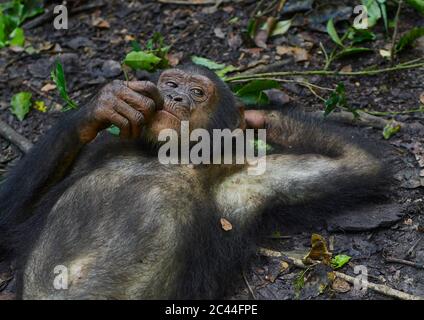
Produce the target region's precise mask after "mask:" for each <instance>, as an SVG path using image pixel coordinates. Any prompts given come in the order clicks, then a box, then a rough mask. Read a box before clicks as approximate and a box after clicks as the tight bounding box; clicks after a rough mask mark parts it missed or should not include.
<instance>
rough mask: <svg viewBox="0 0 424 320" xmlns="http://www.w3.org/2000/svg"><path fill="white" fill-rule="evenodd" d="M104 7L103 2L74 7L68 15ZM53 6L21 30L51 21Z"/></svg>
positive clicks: (25, 24)
mask: <svg viewBox="0 0 424 320" xmlns="http://www.w3.org/2000/svg"><path fill="white" fill-rule="evenodd" d="M105 5H106V3H105V2H95V3H90V4H86V5H82V6H79V7H76V8H71V9H70V14H71V15H75V14H78V13H81V12H83V11H89V10H93V9H98V8H101V7H103V6H105ZM55 6H56V5H55V4H54V5H51V6H49V7H48V8H47V9H45V10H44V13H43V14H42V15H41V16H38V17H36V18H34V19H32V20H31V21H28V22H26V23H24V25H23V28H24V29H26V30H28V29H33V28H36V27H39V26H42V25H43V24H45V23H47V22H50V21H52V20H53V19H54V16H53V10H54V7H55Z"/></svg>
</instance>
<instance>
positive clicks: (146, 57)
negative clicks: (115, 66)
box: [124, 51, 161, 71]
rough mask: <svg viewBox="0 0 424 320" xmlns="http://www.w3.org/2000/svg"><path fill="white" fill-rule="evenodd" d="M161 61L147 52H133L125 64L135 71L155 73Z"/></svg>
mask: <svg viewBox="0 0 424 320" xmlns="http://www.w3.org/2000/svg"><path fill="white" fill-rule="evenodd" d="M160 62H161V59H160V58H159V57H157V56H156V55H154V54H153V53H149V52H146V51H137V52H136V51H131V52H130V53H128V54H127V56H126V57H125V59H124V64H126V65H127V66H129V67H130V68H132V69H134V70H146V71H154V70H155V67H156V66H157V65H158V64H159V63H160Z"/></svg>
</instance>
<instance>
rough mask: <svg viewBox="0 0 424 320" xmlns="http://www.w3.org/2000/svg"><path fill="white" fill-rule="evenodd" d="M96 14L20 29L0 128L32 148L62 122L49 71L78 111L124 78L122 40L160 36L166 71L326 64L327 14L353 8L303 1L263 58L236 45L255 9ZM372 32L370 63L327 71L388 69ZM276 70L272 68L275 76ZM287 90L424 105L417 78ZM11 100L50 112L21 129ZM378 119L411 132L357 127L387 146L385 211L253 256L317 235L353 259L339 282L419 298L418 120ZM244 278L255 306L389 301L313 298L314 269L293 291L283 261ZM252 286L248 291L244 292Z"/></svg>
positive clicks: (7, 153)
mask: <svg viewBox="0 0 424 320" xmlns="http://www.w3.org/2000/svg"><path fill="white" fill-rule="evenodd" d="M321 2H322V3H324V1H321ZM358 2H359V1H358ZM104 3H107V4H106V5H105V6H101V7H99V8H97V9H95V10H88V11H86V10H84V11H82V12H80V13H78V14H75V15H71V17H70V20H69V29H68V30H55V29H54V28H53V24H52V23H44V24H43V25H41V26H39V27H37V28H33V29H30V30H26V31H25V35H26V39H27V46H28V45H29V44H30V45H31V46H32V47H33V48H34V49H35V52H30V53H28V52H25V51H20V50H16V49H11V48H4V49H1V50H0V75H1V76H0V119H1V120H3V121H5V122H6V123H8V124H9V125H10V126H11V127H12V128H14V129H15V130H16V131H17V132H19V133H20V134H22V135H23V136H24V137H26V138H28V139H29V140H30V141H32V142H36V141H37V139H38V138H39V137H40V136H41V135H42V134H43V133H44V132H46V130H47V129H48V128H49V127H50V126H51V125H52V123H54V121H55V120H56V119H57V118H58V117H59V116H60V115H61V114H62V113H63V111H62V108H63V101H61V99H60V97H59V95H58V94H57V92H56V91H55V90H51V89H50V88H49V86H47V87H46V85H47V84H51V83H52V81H51V79H50V70H51V68H52V66H53V64H54V62H55V60H56V59H57V57H58V56H60V59H61V61H62V63H63V65H64V68H65V74H66V78H67V83H68V89H69V92H70V94H71V97H72V98H73V99H74V100H75V101H76V102H77V103H83V102H84V101H85V100H86V99H87V98H89V97H90V96H92V95H93V94H94V93H96V92H97V91H98V89H99V87H101V86H102V85H104V84H105V83H107V82H109V81H111V80H112V79H116V78H121V79H123V74H122V72H121V69H120V61H122V59H123V58H124V57H125V54H126V53H128V52H129V51H130V50H131V45H130V41H131V40H137V41H139V42H140V43H141V44H143V43H144V42H145V41H146V40H147V39H148V38H149V37H151V36H152V34H153V33H154V32H159V33H161V34H162V35H163V36H164V37H165V43H168V44H171V45H172V47H171V50H170V56H169V57H170V60H171V62H172V63H173V64H177V63H179V62H183V61H187V60H189V59H190V57H191V56H192V55H196V56H202V57H207V58H209V59H211V60H214V61H216V62H219V63H224V64H232V65H234V66H237V67H240V66H242V67H244V68H245V69H248V68H249V67H250V66H253V65H257V66H258V65H260V66H262V67H265V68H266V67H267V66H268V67H269V66H271V67H269V68H268V69H265V70H266V71H292V70H318V69H322V68H323V66H324V63H325V60H324V55H323V53H322V49H321V48H320V45H319V44H320V42H321V43H322V44H323V45H324V47H325V48H330V49H331V48H334V43H333V42H332V41H331V39H330V37H329V36H328V34H327V33H326V32H325V24H326V20H328V17H326V15H327V14H328V12H330V13H334V12H338V13H341V12H352V10H351V9H352V7H353V6H354V5H355V2H354V1H332V2H331V1H325V4H326V10H327V11H324V10H323V9H322V8H323V7H322V6H320V5H319V3H320V2H319V1H304V3H306V8H304V10H302V9H297V10H296V8H295V11H297V12H296V13H295V14H296V19H295V23H293V24H292V26H291V27H290V29H289V30H288V32H287V33H285V34H283V35H280V36H276V37H272V38H271V39H268V42H267V44H268V45H267V47H266V48H257V47H256V46H255V45H254V44H253V43H252V42H251V41H248V40H249V39H246V36H245V29H246V26H247V23H248V20H249V17H250V16H251V15H252V13H253V12H254V10H255V6H256V3H257V2H256V1H245V2H243V3H238V2H236V1H229V2H225V3H224V4H222V5H221V6H219V7H218V8H216V9H211V7H210V6H205V5H197V6H196V5H192V6H187V5H175V4H162V3H158V1H140V2H139V1H105V2H104ZM289 3H296V1H289ZM308 3H309V4H310V6H309V7H308ZM332 3H333V4H332ZM77 5H78V1H77ZM346 8H347V9H346ZM394 9H396V8H394ZM346 10H347V11H346ZM349 10H350V11H349ZM393 11H395V10H393V8H389V12H388V13H389V14H390V15H391V16H393V14H394V12H393ZM290 16H293V13H292V14H291V15H290ZM234 17H238V19H234ZM283 18H284V16H283ZM341 20H342V18H341ZM320 21H322V22H320ZM312 22H313V23H312ZM340 25H341V24H340ZM414 26H424V19H423V17H422V16H420V15H419V14H418V13H417V12H415V11H413V10H412V9H410V8H404V10H403V11H402V12H401V15H400V19H399V34H403V33H405V32H406V31H408V30H410V29H411V28H412V27H414ZM375 33H376V35H377V38H376V39H375V40H374V41H372V42H369V43H367V44H366V46H368V47H370V48H372V49H373V52H370V53H365V54H360V55H356V56H352V57H348V58H345V59H340V60H336V61H334V62H333V63H332V65H331V66H330V70H344V71H346V70H347V71H349V70H353V71H359V70H365V69H366V68H368V67H378V68H386V67H389V66H391V63H390V62H388V61H387V59H385V58H383V57H382V56H381V55H380V54H379V49H382V48H384V47H385V45H387V43H390V37H387V36H386V35H385V32H384V27H383V25H382V23H381V21H380V23H379V25H377V26H376V27H375ZM422 40H423V38H421V39H420V40H419V41H418V42H417V43H416V45H415V46H414V47H412V48H408V50H405V51H403V52H401V53H400V54H399V55H398V57H397V62H395V63H398V62H399V61H408V60H413V59H416V58H420V57H421V58H422V57H423V56H424V41H422ZM287 47H296V48H301V49H304V50H303V51H301V52H302V53H303V54H306V55H305V56H302V57H299V56H296V55H295V54H294V55H290V54H289V55H287V54H283V53H282V52H283V51H284V50H283V49H281V48H287ZM327 50H329V49H327ZM276 62H278V67H276V68H273V67H272V66H273V65H274V66H275V63H276ZM288 79H294V80H296V81H308V82H310V83H313V84H314V85H317V86H320V87H329V88H335V86H336V85H337V84H338V83H339V82H343V83H344V85H345V87H346V94H347V99H348V103H349V104H350V105H351V106H353V107H355V108H361V109H368V110H373V111H382V112H404V111H407V110H411V109H417V108H419V107H420V97H421V103H422V104H424V101H423V100H424V69H423V68H413V69H408V70H402V71H395V72H386V73H380V74H377V75H373V76H364V75H361V76H338V77H325V76H319V75H315V76H308V77H306V76H305V77H302V78H301V77H291V78H288ZM42 88H43V90H41V89H42ZM20 91H29V92H31V93H32V94H33V99H34V100H42V101H44V102H45V104H46V106H47V107H48V110H47V112H41V111H38V110H35V109H33V110H31V111H30V112H29V114H28V115H27V117H26V118H25V119H24V120H23V121H19V120H18V119H17V118H16V117H15V116H14V115H13V114H12V113H11V112H10V100H11V97H12V96H13V95H14V94H16V93H17V92H20ZM282 91H283V92H284V93H285V94H287V95H288V96H289V97H290V98H291V99H292V100H293V101H294V102H295V103H296V105H297V106H298V107H299V108H303V109H305V110H306V111H316V110H323V108H324V103H323V101H322V100H321V99H319V98H318V97H317V96H316V95H314V94H313V93H312V92H311V91H310V90H309V89H308V88H306V87H305V86H301V85H299V83H298V82H297V83H296V82H287V83H283V84H282ZM317 92H319V93H320V94H321V95H323V96H324V97H325V98H328V92H327V91H325V90H320V89H317ZM383 118H384V119H391V118H394V119H396V120H397V121H399V122H402V123H404V124H407V125H408V127H409V128H410V130H406V129H405V130H404V129H403V128H402V129H401V130H400V132H399V133H397V134H395V135H394V136H393V137H391V138H390V139H389V140H385V139H384V138H383V135H382V129H381V128H374V127H370V126H368V127H367V126H357V130H358V131H359V132H360V133H361V134H363V135H364V136H366V137H369V138H371V139H373V140H374V141H375V144H376V145H382V146H385V147H387V150H388V151H387V157H389V158H390V159H393V161H394V162H395V163H396V168H397V169H396V173H395V177H396V181H397V183H396V184H395V186H394V187H393V188H391V189H390V190H389V191H388V194H387V197H388V198H389V199H390V203H389V205H386V206H381V205H378V204H375V205H374V204H371V205H370V206H369V207H366V208H362V209H361V210H354V212H349V213H341V214H342V216H341V218H340V217H339V218H338V219H337V218H334V219H330V221H326V223H323V224H322V225H321V224H319V225H314V226H311V225H297V226H296V227H293V228H292V227H290V228H288V227H287V226H282V227H281V228H277V230H276V231H278V232H279V235H281V237H280V236H278V237H274V238H273V239H267V240H266V241H264V243H263V244H262V246H264V247H267V248H273V249H274V250H278V251H284V252H285V253H287V254H289V255H296V254H301V253H307V252H308V250H309V249H310V247H311V244H310V242H311V240H310V239H311V234H312V233H318V234H320V235H321V236H323V237H324V238H325V239H327V241H328V243H329V250H330V251H331V252H333V255H337V254H345V255H348V256H350V257H351V261H350V262H349V263H348V264H346V265H345V266H344V267H343V268H342V269H341V270H340V271H341V272H343V273H345V274H348V275H354V273H353V271H354V267H355V266H358V265H361V266H365V267H366V268H367V271H368V279H369V281H370V282H373V283H376V284H383V285H386V286H388V287H391V288H394V289H397V290H400V291H403V292H406V293H409V294H412V295H417V296H421V297H424V267H423V265H424V240H423V241H421V240H422V239H423V238H424V213H423V209H424V201H423V195H424V160H423V159H424V139H423V137H424V113H422V112H415V113H406V114H399V115H396V116H385V117H383ZM21 156H22V153H21V152H20V151H19V150H18V149H17V148H16V147H15V146H14V145H13V144H12V143H11V142H9V141H7V140H5V139H2V138H0V177H1V175H2V174H4V173H5V172H7V171H8V170H9V169H10V167H11V166H13V164H14V163H15V162H16V161H17V160H18V159H19V158H20V157H21ZM46 157H48V154H46ZM34 170H36V168H34ZM420 173H421V175H420ZM352 217H353V218H352ZM387 257H395V258H398V259H402V260H408V261H410V262H413V263H414V265H406V264H404V263H393V262H390V261H388V260H387ZM0 271H1V270H0ZM244 272H245V275H246V277H245V278H246V286H245V287H241V288H239V290H238V292H237V293H234V295H233V296H234V297H235V298H251V297H252V292H253V295H254V296H255V298H257V299H295V298H300V299H391V297H389V296H387V295H385V294H380V293H376V292H375V291H373V290H368V291H366V292H365V293H363V294H360V293H358V291H356V290H354V288H353V287H352V286H351V285H350V284H346V283H343V282H341V283H338V284H334V283H333V285H330V286H329V287H326V288H325V289H324V290H322V289H323V288H324V287H323V286H322V281H321V280H322V277H321V276H320V271H319V270H315V271H309V272H308V273H306V274H305V275H306V277H305V284H304V285H303V286H302V285H301V286H299V275H301V272H302V270H301V269H299V268H297V267H296V266H294V265H292V264H291V263H289V264H286V263H284V262H283V259H282V258H270V257H265V256H262V257H260V258H259V259H258V261H257V262H256V263H255V264H254V265H253V266H252V267H250V268H246V270H245V271H244ZM321 273H322V270H321ZM6 279H7V282H9V280H10V277H9V275H8V274H7V273H1V272H0V300H1V299H2V295H3V296H4V297H6V295H8V294H9V292H10V291H11V290H12V291H13V289H10V286H8V287H7V290H5V291H3V293H1V291H2V289H4V288H5V287H6ZM249 287H250V289H251V291H252V292H249V290H248V289H249Z"/></svg>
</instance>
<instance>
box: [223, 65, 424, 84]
mask: <svg viewBox="0 0 424 320" xmlns="http://www.w3.org/2000/svg"><path fill="white" fill-rule="evenodd" d="M422 67H424V62H422V63H416V64H406V63H405V64H398V65H396V66H394V67H389V68H383V69H375V70H363V71H350V72H348V71H327V70H307V71H280V72H269V73H260V74H255V75H237V76H233V77H228V78H227V79H226V80H227V81H228V82H234V81H238V80H258V79H260V80H262V79H269V78H276V77H289V76H313V75H320V76H371V75H376V74H380V73H385V72H392V71H398V70H404V69H413V68H422Z"/></svg>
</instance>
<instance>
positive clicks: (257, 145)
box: [253, 139, 274, 154]
mask: <svg viewBox="0 0 424 320" xmlns="http://www.w3.org/2000/svg"><path fill="white" fill-rule="evenodd" d="M259 149H261V150H265V153H266V154H268V153H270V152H272V151H273V150H274V148H273V147H272V146H271V145H269V144H268V143H266V142H264V141H263V140H260V139H256V140H253V150H254V153H255V154H258V150H259Z"/></svg>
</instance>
